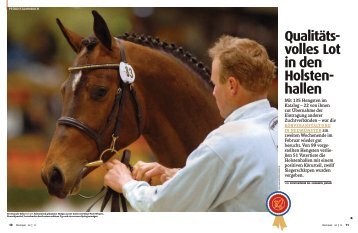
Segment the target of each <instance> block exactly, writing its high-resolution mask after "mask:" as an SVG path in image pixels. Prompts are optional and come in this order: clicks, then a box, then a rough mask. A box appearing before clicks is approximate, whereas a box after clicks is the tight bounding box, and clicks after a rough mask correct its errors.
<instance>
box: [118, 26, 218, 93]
mask: <svg viewBox="0 0 358 233" xmlns="http://www.w3.org/2000/svg"><path fill="white" fill-rule="evenodd" d="M117 38H118V39H122V40H126V41H130V42H133V43H136V44H140V45H143V46H146V47H150V48H153V49H157V50H161V51H164V52H167V53H169V54H171V55H173V56H174V57H176V58H178V59H179V60H181V61H182V62H184V63H185V64H187V65H188V66H189V67H191V68H192V69H193V70H194V71H196V72H197V73H198V74H199V76H200V77H201V78H202V79H203V80H204V81H205V82H207V83H208V84H209V86H210V87H213V83H212V82H211V80H210V76H211V71H210V68H209V67H208V66H206V65H204V63H203V62H201V61H198V59H197V58H196V57H195V56H193V55H192V54H191V53H190V52H188V51H186V50H184V49H183V47H181V46H179V47H178V46H177V45H175V44H174V43H168V42H165V41H162V40H160V39H159V38H158V37H156V38H152V37H151V36H146V35H143V34H142V35H140V36H138V35H137V34H135V33H131V34H129V33H124V34H123V35H120V36H117Z"/></svg>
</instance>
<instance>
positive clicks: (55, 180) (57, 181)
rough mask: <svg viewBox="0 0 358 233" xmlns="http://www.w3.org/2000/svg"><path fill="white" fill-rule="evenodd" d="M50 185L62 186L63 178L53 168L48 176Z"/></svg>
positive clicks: (58, 170) (55, 168)
mask: <svg viewBox="0 0 358 233" xmlns="http://www.w3.org/2000/svg"><path fill="white" fill-rule="evenodd" d="M50 184H52V185H54V186H61V185H62V184H63V176H62V173H61V171H60V169H58V168H57V167H54V168H53V170H52V172H51V175H50Z"/></svg>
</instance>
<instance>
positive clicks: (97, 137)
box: [57, 41, 142, 167]
mask: <svg viewBox="0 0 358 233" xmlns="http://www.w3.org/2000/svg"><path fill="white" fill-rule="evenodd" d="M119 49H120V55H121V62H120V64H90V65H83V66H76V67H69V68H68V71H69V72H73V71H82V70H94V69H118V72H119V79H120V80H119V87H118V89H117V93H116V96H115V99H114V103H113V106H112V110H111V112H110V114H109V116H108V117H107V121H106V123H105V125H104V127H103V128H102V129H101V130H100V132H97V131H96V130H94V129H92V128H91V127H89V126H88V125H87V124H85V123H84V122H81V121H79V120H77V119H76V118H73V117H71V116H62V117H61V118H59V119H58V120H57V124H58V125H66V126H70V127H74V128H76V129H78V130H80V131H81V132H83V133H84V134H85V135H87V136H88V137H90V138H91V139H93V140H94V141H95V142H96V146H97V150H98V155H99V156H97V157H98V159H99V160H97V161H94V162H91V163H88V164H86V167H93V166H99V165H100V164H101V162H102V163H103V160H102V156H103V155H104V154H105V153H106V152H108V151H110V152H113V153H116V152H117V149H116V142H117V139H118V137H119V131H120V127H121V119H122V115H123V112H124V111H123V104H124V101H125V93H126V92H127V91H128V92H129V93H130V96H131V97H132V100H133V101H132V102H133V103H134V109H135V111H136V122H137V128H138V129H137V130H138V137H139V136H140V135H141V133H142V125H141V112H140V108H139V104H138V100H137V96H136V91H135V89H134V87H133V86H132V83H133V81H134V78H135V77H134V71H133V68H132V67H131V66H130V65H129V64H128V63H127V61H126V56H125V48H124V45H123V43H121V42H120V41H119ZM113 119H115V120H116V122H115V126H114V130H113V134H112V142H111V145H110V147H109V148H108V149H104V148H105V147H104V145H103V141H102V138H103V134H104V132H105V131H106V129H107V128H108V127H109V126H110V125H111V122H112V120H113Z"/></svg>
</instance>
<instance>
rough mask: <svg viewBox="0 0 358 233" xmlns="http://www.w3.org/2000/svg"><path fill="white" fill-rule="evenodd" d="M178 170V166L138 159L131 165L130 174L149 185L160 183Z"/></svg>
mask: <svg viewBox="0 0 358 233" xmlns="http://www.w3.org/2000/svg"><path fill="white" fill-rule="evenodd" d="M178 171H179V169H178V168H167V167H164V166H163V165H160V164H159V163H155V162H154V163H144V162H142V161H138V162H137V163H136V164H135V165H134V166H133V172H132V174H133V178H134V179H136V180H143V181H146V182H148V183H150V184H151V185H160V184H163V183H164V182H165V181H167V180H169V179H170V178H172V177H173V176H174V175H175V174H176V173H177V172H178Z"/></svg>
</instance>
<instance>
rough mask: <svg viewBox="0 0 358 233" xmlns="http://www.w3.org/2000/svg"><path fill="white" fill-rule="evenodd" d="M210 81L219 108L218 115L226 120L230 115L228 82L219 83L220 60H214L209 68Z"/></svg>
mask: <svg viewBox="0 0 358 233" xmlns="http://www.w3.org/2000/svg"><path fill="white" fill-rule="evenodd" d="M211 81H212V82H213V83H214V85H215V86H214V91H213V95H214V97H215V99H216V105H217V106H218V108H219V111H220V115H221V116H222V117H223V118H226V117H227V116H228V115H229V114H230V109H231V108H230V105H229V101H228V100H229V99H228V98H229V96H230V88H229V87H228V82H226V83H221V82H220V60H219V59H218V58H215V59H214V60H213V63H212V67H211Z"/></svg>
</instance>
